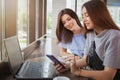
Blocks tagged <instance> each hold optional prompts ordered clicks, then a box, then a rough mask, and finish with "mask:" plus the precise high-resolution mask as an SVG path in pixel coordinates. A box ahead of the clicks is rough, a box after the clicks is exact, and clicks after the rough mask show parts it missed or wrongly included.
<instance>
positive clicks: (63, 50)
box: [60, 47, 72, 56]
mask: <svg viewBox="0 0 120 80" xmlns="http://www.w3.org/2000/svg"><path fill="white" fill-rule="evenodd" d="M60 54H61V56H72V54H70V53H68V52H67V49H65V48H63V47H61V49H60Z"/></svg>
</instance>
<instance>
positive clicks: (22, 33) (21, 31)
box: [17, 0, 28, 48]
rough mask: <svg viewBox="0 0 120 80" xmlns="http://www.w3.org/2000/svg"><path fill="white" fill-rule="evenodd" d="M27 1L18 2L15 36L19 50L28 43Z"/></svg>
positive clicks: (19, 0)
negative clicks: (16, 35)
mask: <svg viewBox="0 0 120 80" xmlns="http://www.w3.org/2000/svg"><path fill="white" fill-rule="evenodd" d="M27 3H28V0H18V19H17V34H18V38H19V42H20V46H21V48H25V47H26V46H27V43H28V38H27V36H28V7H27Z"/></svg>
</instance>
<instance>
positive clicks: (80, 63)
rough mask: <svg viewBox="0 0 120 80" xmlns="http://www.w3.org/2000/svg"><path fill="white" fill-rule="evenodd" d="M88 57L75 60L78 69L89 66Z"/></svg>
mask: <svg viewBox="0 0 120 80" xmlns="http://www.w3.org/2000/svg"><path fill="white" fill-rule="evenodd" d="M86 57H87V55H84V56H83V57H82V58H81V59H78V60H75V61H76V66H77V67H86V66H87V63H86Z"/></svg>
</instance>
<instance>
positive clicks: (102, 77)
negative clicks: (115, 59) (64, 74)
mask: <svg viewBox="0 0 120 80" xmlns="http://www.w3.org/2000/svg"><path fill="white" fill-rule="evenodd" d="M116 71H117V70H116V69H114V68H110V67H105V69H104V70H99V71H97V70H92V71H90V70H80V74H79V75H80V76H84V77H89V78H92V79H95V80H113V78H114V76H115V73H116Z"/></svg>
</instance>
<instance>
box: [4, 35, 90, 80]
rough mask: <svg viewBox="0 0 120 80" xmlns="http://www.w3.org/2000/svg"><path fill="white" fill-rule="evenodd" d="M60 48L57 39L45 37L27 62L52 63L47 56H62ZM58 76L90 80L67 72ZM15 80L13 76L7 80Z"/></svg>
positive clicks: (72, 79)
mask: <svg viewBox="0 0 120 80" xmlns="http://www.w3.org/2000/svg"><path fill="white" fill-rule="evenodd" d="M59 52H60V51H59V47H58V45H57V44H56V38H55V37H50V36H48V37H45V38H44V39H42V40H41V42H40V46H39V47H37V48H36V49H35V50H34V51H33V52H32V53H31V54H30V55H29V56H27V58H26V59H25V61H35V62H40V61H44V62H50V64H52V63H51V61H50V60H49V59H48V58H47V57H46V54H53V55H54V56H56V57H58V56H60V53H59ZM57 76H67V77H69V78H70V80H88V79H87V78H84V77H80V76H79V77H78V76H75V75H73V74H72V73H71V72H70V71H66V72H63V73H57ZM10 79H12V80H14V79H13V77H12V76H11V75H9V76H7V77H6V78H5V80H10Z"/></svg>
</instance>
